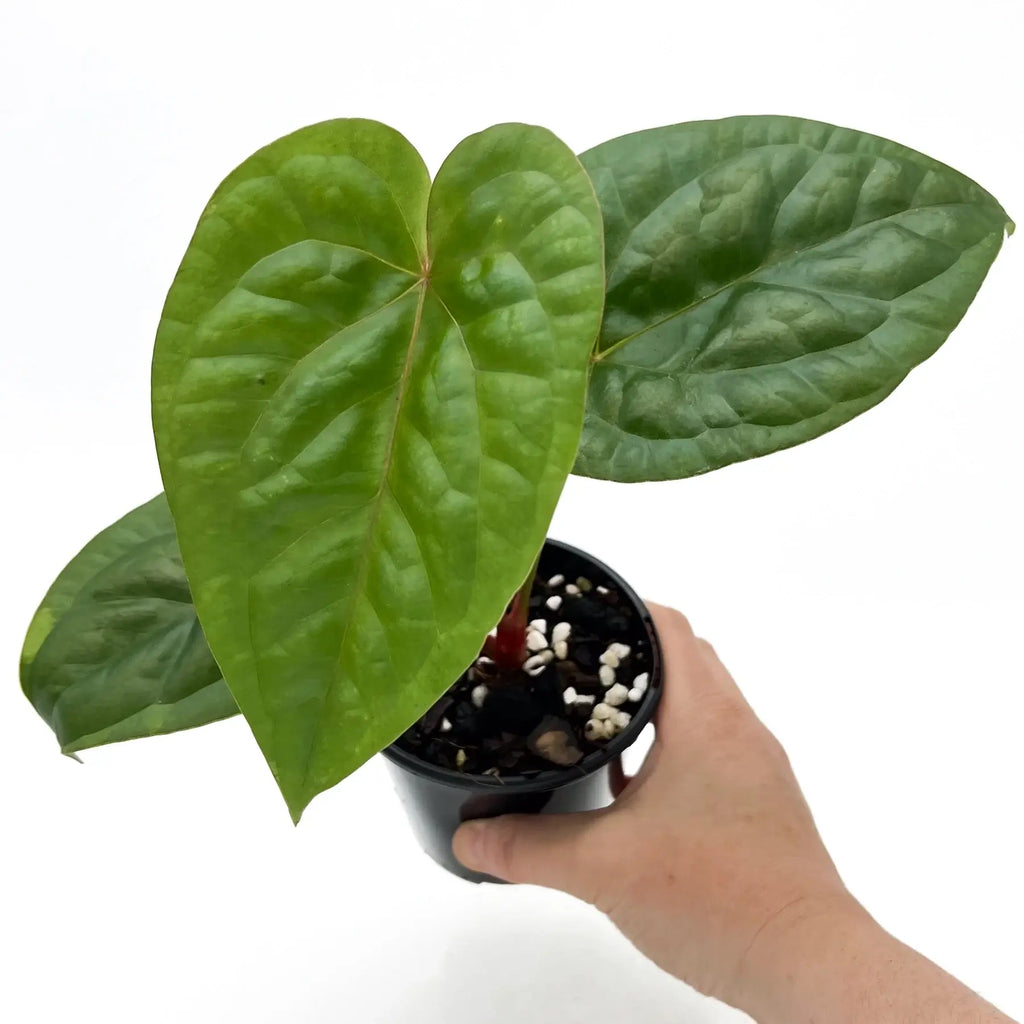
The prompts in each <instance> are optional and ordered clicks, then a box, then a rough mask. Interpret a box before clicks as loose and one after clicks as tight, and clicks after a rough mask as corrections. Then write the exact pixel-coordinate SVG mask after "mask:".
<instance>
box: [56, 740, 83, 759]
mask: <svg viewBox="0 0 1024 1024" xmlns="http://www.w3.org/2000/svg"><path fill="white" fill-rule="evenodd" d="M60 752H61V753H62V754H63V755H64V756H65V757H69V758H71V760H72V761H75V762H77V763H78V764H85V762H84V761H83V760H82V759H81V758H80V757H79V756H78V754H76V753H75V748H74V747H73V746H71V745H70V744H69V745H68V746H64V747H61V748H60Z"/></svg>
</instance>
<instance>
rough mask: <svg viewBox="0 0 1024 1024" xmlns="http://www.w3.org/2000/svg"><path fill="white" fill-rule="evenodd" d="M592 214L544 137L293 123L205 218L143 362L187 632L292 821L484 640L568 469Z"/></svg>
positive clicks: (588, 312) (580, 390)
mask: <svg viewBox="0 0 1024 1024" xmlns="http://www.w3.org/2000/svg"><path fill="white" fill-rule="evenodd" d="M602 301H603V244H602V228H601V220H600V211H599V209H598V206H597V202H596V199H595V197H594V193H593V188H592V186H591V184H590V181H589V179H588V178H587V176H586V174H585V173H584V171H583V169H582V167H581V165H580V163H579V161H578V160H577V158H576V157H575V156H574V155H573V154H572V153H571V152H570V151H569V150H568V149H567V148H566V147H565V146H564V145H563V144H562V143H561V142H559V141H558V139H556V138H555V137H554V136H553V135H551V134H550V133H549V132H547V131H545V130H543V129H540V128H533V127H528V126H525V125H500V126H497V127H495V128H491V129H488V130H487V131H484V132H482V133H481V134H479V135H475V136H472V137H471V138H469V139H467V140H465V141H464V142H462V143H461V144H460V145H459V146H458V147H457V148H456V149H455V151H454V152H453V153H452V154H451V156H449V158H448V159H447V160H446V162H445V164H444V166H443V167H442V168H441V170H440V172H439V173H438V176H437V179H436V181H435V182H434V184H433V186H431V184H430V181H429V177H428V174H427V171H426V169H425V167H424V165H423V162H422V160H421V159H420V157H419V155H418V154H417V153H416V151H415V150H414V149H413V148H412V146H410V144H409V143H408V142H407V141H406V140H405V139H404V138H402V136H400V135H399V134H398V133H397V132H394V131H392V130H391V129H389V128H387V127H385V126H383V125H381V124H377V123H375V122H371V121H357V120H342V121H331V122H326V123H323V124H319V125H314V126H312V127H310V128H305V129H302V130H301V131H298V132H296V133H294V134H293V135H289V136H287V137H285V138H283V139H280V140H278V141H277V142H274V143H272V144H271V145H270V146H267V147H266V148H265V149H263V150H261V151H260V152H258V153H257V154H255V155H254V156H253V157H251V158H250V159H249V160H246V161H245V163H243V164H242V165H241V166H240V167H239V168H238V169H237V170H235V171H234V172H233V173H232V174H231V175H230V176H229V177H228V178H227V179H226V180H225V181H224V183H223V184H222V185H221V186H220V187H219V188H218V190H217V192H216V193H215V194H214V196H213V198H212V199H211V201H210V204H209V205H208V207H207V208H206V211H205V212H204V213H203V216H202V218H201V220H200V222H199V225H198V227H197V229H196V232H195V235H194V237H193V239H192V242H191V244H190V246H189V249H188V251H187V253H186V255H185V258H184V260H183V262H182V264H181V268H180V270H179V271H178V275H177V277H176V279H175V281H174V284H173V285H172V287H171V290H170V293H169V295H168V298H167V303H166V306H165V308H164V314H163V320H162V322H161V326H160V330H159V334H158V336H157V341H156V351H155V355H154V362H153V419H154V426H155V432H156V438H157V447H158V452H159V456H160V464H161V470H162V473H163V477H164V483H165V486H166V489H167V494H168V497H169V500H170V504H171V509H172V512H173V513H174V518H175V523H176V525H177V528H178V536H179V540H180V542H181V547H182V552H183V555H184V561H185V566H186V568H187V571H188V575H189V580H190V582H191V584H192V590H193V594H194V596H195V601H196V606H197V608H198V610H199V615H200V618H201V620H202V622H203V627H204V629H205V631H206V634H207V637H208V639H209V642H210V645H211V647H212V649H213V651H214V653H215V655H216V657H217V660H218V662H219V663H220V665H221V667H222V668H223V669H224V674H225V678H226V679H227V682H228V685H229V686H230V687H231V689H232V692H233V693H234V695H235V697H236V699H237V701H238V704H239V707H240V708H241V710H242V712H243V714H244V715H245V716H246V718H247V720H248V721H249V724H250V725H251V726H252V729H253V732H254V733H255V735H256V738H257V740H258V741H259V743H260V746H261V747H262V749H263V752H264V754H265V756H266V758H267V761H268V762H269V764H270V766H271V768H272V770H273V772H274V774H275V776H276V778H277V781H278V784H279V785H280V787H281V790H282V792H283V793H284V795H285V798H286V800H287V802H288V806H289V808H290V809H291V812H292V815H293V817H294V818H295V819H296V820H297V819H298V816H299V815H300V814H301V812H302V810H303V808H304V807H305V806H306V804H307V803H308V802H309V801H310V800H311V799H312V798H313V797H314V796H315V795H316V794H317V793H319V792H321V791H323V790H324V789H326V788H328V787H329V786H332V785H333V784H334V783H336V782H338V781H339V780H340V779H341V778H343V777H344V776H345V775H347V774H348V773H349V772H351V771H352V770H354V769H355V768H356V767H358V766H359V765H360V764H361V763H362V762H363V761H365V760H366V759H367V758H368V757H370V756H371V755H372V754H373V753H375V752H376V751H377V750H379V749H381V748H382V747H383V746H385V745H386V744H387V743H389V742H390V741H391V740H393V739H394V738H395V737H396V736H397V735H398V734H399V733H401V732H402V731H403V730H404V729H406V728H407V727H408V725H409V723H410V722H412V721H413V720H414V719H415V718H416V717H417V715H419V714H420V713H422V712H423V711H424V710H425V709H426V708H427V707H428V706H429V705H430V704H431V703H432V702H433V701H434V700H435V699H436V698H437V697H438V696H439V695H440V694H441V693H442V692H443V691H444V689H445V688H446V687H447V686H448V685H450V684H451V682H452V681H453V680H454V679H455V678H456V677H457V676H458V674H459V673H460V672H461V671H462V670H463V669H464V668H465V666H466V665H467V664H468V663H469V662H470V661H471V660H472V658H473V657H474V656H475V654H476V653H477V651H478V650H479V647H480V644H481V642H482V640H483V637H484V636H485V634H486V633H487V631H488V629H489V628H490V627H491V626H492V625H493V624H494V623H495V622H496V621H497V619H498V617H499V616H500V614H501V612H502V611H503V609H504V606H505V603H506V601H507V600H508V598H509V597H510V595H511V594H512V592H513V591H514V590H515V589H516V587H517V586H518V585H519V584H520V583H521V581H522V580H523V579H524V578H525V576H526V574H527V572H528V571H529V570H530V568H531V565H532V561H533V558H534V556H535V554H536V552H537V551H538V550H539V548H540V546H541V544H542V543H543V540H544V535H545V531H546V528H547V525H548V523H549V521H550V517H551V514H552V512H553V510H554V506H555V502H556V500H557V498H558V495H559V493H560V492H561V489H562V486H563V484H564V481H565V478H566V475H567V473H568V471H569V469H570V467H571V466H572V462H573V458H574V456H575V452H576V448H577V445H578V441H579V435H580V430H581V427H582V420H583V408H584V402H585V391H586V379H587V369H588V362H589V356H590V353H591V351H592V347H593V344H594V340H595V338H596V335H597V331H598V327H599V325H600V319H601V307H602Z"/></svg>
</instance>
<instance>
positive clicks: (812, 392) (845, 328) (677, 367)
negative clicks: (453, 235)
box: [574, 117, 1012, 481]
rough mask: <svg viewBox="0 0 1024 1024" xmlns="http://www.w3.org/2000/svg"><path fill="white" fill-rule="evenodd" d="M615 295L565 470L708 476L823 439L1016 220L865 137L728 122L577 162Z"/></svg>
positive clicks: (922, 349)
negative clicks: (586, 178) (576, 446)
mask: <svg viewBox="0 0 1024 1024" xmlns="http://www.w3.org/2000/svg"><path fill="white" fill-rule="evenodd" d="M581 159H582V160H583V163H584V165H585V166H586V167H587V169H588V171H589V172H590V174H591V176H592V178H593V180H594V184H595V188H596V189H597V192H598V197H599V200H600V202H601V206H602V211H603V213H604V218H605V230H606V243H607V252H608V258H607V285H608V294H607V303H606V310H605V319H604V323H603V325H602V330H601V338H600V341H599V344H598V349H597V351H596V353H595V362H594V368H593V372H592V378H591V388H590V394H589V396H588V405H587V419H586V423H585V425H584V431H583V438H582V442H581V447H580V453H579V457H578V459H577V463H576V466H575V468H574V472H576V473H579V474H581V475H586V476H596V477H602V478H607V479H614V480H622V481H635V480H648V479H651V480H654V479H670V478H675V477H683V476H691V475H694V474H697V473H703V472H707V471H709V470H712V469H716V468H719V467H721V466H724V465H728V464H729V463H732V462H736V461H740V460H743V459H749V458H754V457H757V456H759V455H764V454H768V453H769V452H773V451H777V450H779V449H782V448H787V447H790V446H792V445H795V444H799V443H801V442H803V441H806V440H810V439H811V438H813V437H817V436H819V435H820V434H822V433H825V432H826V431H828V430H831V429H833V428H834V427H836V426H839V425H840V424H842V423H845V422H847V421H848V420H850V419H852V418H853V417H854V416H856V415H858V414H859V413H861V412H863V411H864V410H866V409H868V408H870V407H871V406H873V405H875V404H876V403H877V402H879V401H880V400H881V399H882V398H884V397H885V396H886V395H888V394H889V393H890V392H891V391H892V390H893V388H895V387H896V386H897V385H898V384H899V383H900V381H902V380H903V379H904V377H905V376H906V374H907V373H909V371H910V370H911V369H912V368H913V367H914V366H916V365H917V364H918V363H920V362H921V361H923V360H924V359H926V358H928V356H930V355H931V354H932V353H933V352H935V350H936V349H937V348H938V347H939V346H940V345H941V344H942V342H943V341H944V340H945V339H946V337H948V335H949V333H950V331H952V330H953V328H954V327H955V326H956V324H957V323H958V322H959V320H960V318H961V317H962V316H963V314H964V312H965V311H966V309H967V307H968V305H969V304H970V302H971V300H972V299H973V298H974V295H975V294H976V292H977V290H978V288H979V287H980V285H981V283H982V281H983V279H984V277H985V274H986V273H987V271H988V268H989V266H990V265H991V263H992V261H993V260H994V259H995V256H996V254H997V253H998V251H999V248H1000V246H1001V244H1002V240H1003V236H1004V232H1005V231H1006V230H1007V229H1008V228H1010V229H1012V225H1010V224H1009V221H1008V219H1007V216H1006V214H1005V212H1004V211H1003V210H1002V208H1001V207H1000V206H999V204H998V203H997V202H996V201H995V200H994V199H993V198H992V197H991V196H990V195H989V194H988V193H987V192H985V191H984V190H983V189H982V188H981V187H980V186H978V185H977V184H975V183H974V182H972V181H970V180H969V179H968V178H966V177H964V176H963V175H961V174H959V173H957V172H956V171H954V170H952V169H951V168H949V167H946V166H945V165H943V164H941V163H939V162H938V161H935V160H932V159H930V158H929V157H926V156H924V155H923V154H920V153H917V152H915V151H913V150H910V149H907V148H906V147H903V146H900V145H898V144H897V143H894V142H890V141H888V140H884V139H880V138H878V137H876V136H871V135H865V134H863V133H860V132H853V131H849V130H847V129H842V128H836V127H834V126H832V125H826V124H821V123H819V122H814V121H805V120H801V119H798V118H787V117H738V118H728V119H725V120H722V121H704V122H694V123H690V124H682V125H674V126H671V127H667V128H658V129H653V130H650V131H646V132H638V133H636V134H635V135H628V136H624V137H622V138H620V139H615V140H612V141H611V142H608V143H604V144H603V145H600V146H597V147H596V148H595V149H592V150H590V151H589V152H587V153H585V154H583V156H582V158H581Z"/></svg>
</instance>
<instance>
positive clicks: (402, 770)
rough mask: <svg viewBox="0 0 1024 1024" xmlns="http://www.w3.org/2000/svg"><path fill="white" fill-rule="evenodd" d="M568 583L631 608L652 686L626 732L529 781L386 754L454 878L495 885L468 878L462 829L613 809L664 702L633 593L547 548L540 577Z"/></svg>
mask: <svg viewBox="0 0 1024 1024" xmlns="http://www.w3.org/2000/svg"><path fill="white" fill-rule="evenodd" d="M558 573H561V574H564V575H565V576H566V578H567V579H570V580H572V579H575V578H576V577H578V576H585V577H586V578H587V579H591V580H605V581H608V584H609V585H610V586H614V587H615V588H616V589H617V590H618V592H619V595H620V599H621V601H622V602H624V603H625V604H626V605H628V606H631V609H632V612H633V614H634V615H635V616H636V617H637V618H638V619H639V621H640V622H641V623H642V628H643V629H644V630H645V631H646V639H647V642H648V644H649V648H650V651H649V658H650V671H649V676H650V680H649V686H648V689H647V692H646V694H645V695H644V698H643V700H642V702H641V703H640V705H639V707H638V708H637V709H636V711H635V713H634V714H633V716H632V719H631V721H630V722H629V724H628V725H627V726H626V728H625V729H624V730H623V731H622V732H620V733H619V734H618V735H617V736H615V737H613V738H612V739H610V740H607V741H606V742H605V743H604V744H603V745H602V746H601V747H600V749H598V750H596V751H593V752H591V753H589V754H587V755H586V756H585V757H584V758H583V759H582V760H580V761H579V762H578V763H577V764H575V765H573V766H571V767H558V766H555V765H552V766H551V768H550V769H546V770H544V771H541V772H537V773H533V774H531V775H505V776H502V777H500V778H495V777H493V776H490V775H472V774H469V773H464V772H459V771H455V770H453V769H450V768H445V767H442V766H440V765H436V764H432V763H429V762H427V761H425V760H423V759H422V758H420V757H418V756H416V755H415V754H414V753H412V752H410V751H408V750H404V749H402V748H401V747H400V746H398V745H397V744H392V745H391V746H389V747H388V748H387V749H385V750H384V751H383V753H384V756H385V758H386V759H387V762H388V768H389V769H390V772H391V775H392V779H393V782H394V785H395V789H396V790H397V792H398V796H399V798H400V799H401V801H402V804H403V805H404V807H405V810H406V813H407V815H408V817H409V822H410V825H411V826H412V830H413V832H414V833H415V835H416V838H417V839H418V840H419V843H420V845H421V846H422V847H423V850H424V852H426V853H427V854H428V855H429V856H430V857H432V858H433V859H434V860H435V861H436V862H437V863H438V864H440V865H441V867H443V868H446V869H447V870H448V871H450V872H451V873H452V874H454V875H458V876H459V877H460V878H465V879H466V880H467V881H471V882H494V881H498V879H495V878H492V877H491V876H490V875H485V874H481V873H479V872H475V871H470V870H469V869H468V868H466V867H464V866H463V865H462V864H460V863H459V861H458V860H456V859H455V856H454V854H453V853H452V837H453V835H454V834H455V830H456V829H457V828H458V827H459V825H460V824H461V823H462V822H464V821H469V820H471V819H474V818H492V817H496V816H497V815H500V814H561V813H565V812H569V811H591V810H597V809H598V808H601V807H606V806H607V805H608V804H609V803H611V801H612V788H611V782H612V771H613V766H614V762H616V761H617V760H618V758H619V757H620V755H621V754H622V752H623V751H624V750H625V749H626V748H627V747H629V746H630V745H631V744H632V743H633V742H634V741H635V740H636V738H637V736H638V735H639V734H640V732H641V730H642V729H643V728H644V726H645V725H646V724H647V723H648V722H649V721H650V720H651V717H652V715H653V714H654V710H655V708H656V707H657V704H658V700H659V698H660V696H661V684H662V679H661V676H662V673H661V649H660V647H659V644H658V637H657V633H656V632H655V629H654V623H653V622H652V620H651V616H650V613H649V612H648V611H647V609H646V607H645V606H644V604H643V602H642V601H641V600H640V598H639V597H637V595H636V594H635V593H634V592H633V590H632V588H630V587H629V585H628V584H627V583H626V582H625V580H623V579H622V578H621V577H620V576H619V575H618V574H617V573H615V572H613V571H612V570H611V569H610V568H608V566H606V565H604V564H603V563H602V562H599V561H598V560H597V559H596V558H594V557H593V556H591V555H588V554H587V553H586V552H583V551H580V550H579V549H578V548H574V547H571V546H570V545H568V544H563V543H562V542H561V541H556V540H548V541H547V543H546V544H545V545H544V550H543V552H542V553H541V558H540V566H539V569H538V576H539V577H540V578H542V579H548V578H550V577H551V576H554V575H555V574H558Z"/></svg>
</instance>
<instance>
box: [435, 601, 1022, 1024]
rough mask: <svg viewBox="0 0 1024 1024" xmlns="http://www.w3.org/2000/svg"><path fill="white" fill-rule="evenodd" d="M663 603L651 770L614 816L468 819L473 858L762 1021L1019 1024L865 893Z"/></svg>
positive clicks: (463, 848)
mask: <svg viewBox="0 0 1024 1024" xmlns="http://www.w3.org/2000/svg"><path fill="white" fill-rule="evenodd" d="M650 608H651V613H652V615H653V616H654V620H655V625H656V626H657V629H658V634H659V636H660V638H661V643H662V649H663V653H664V663H665V683H664V690H663V695H662V699H661V704H660V707H659V709H658V714H657V717H656V729H657V738H656V740H655V742H654V745H653V747H652V748H651V751H650V753H649V754H648V756H647V759H646V760H645V762H644V765H643V768H642V770H641V771H640V773H639V774H638V775H637V776H636V777H635V778H634V779H631V780H625V779H622V780H620V786H619V787H618V788H619V793H618V795H617V799H616V801H615V803H614V804H613V805H612V806H611V807H608V808H605V809H604V810H601V811H594V812H590V813H581V814H565V815H509V816H506V817H502V818H493V819H490V820H487V821H474V822H467V823H466V824H464V825H463V826H461V827H460V828H459V830H458V832H456V834H455V840H454V851H455V855H456V856H457V857H458V858H459V860H461V861H462V862H463V863H464V864H465V865H466V866H467V867H470V868H472V869H474V870H477V871H482V872H486V873H488V874H491V875H494V876H496V877H498V878H503V879H506V880H508V881H512V882H532V883H535V884H537V885H544V886H549V887H552V888H556V889H562V890H564V891H565V892H567V893H570V894H572V895H574V896H577V897H579V898H580V899H583V900H586V901H587V902H589V903H592V904H593V905H594V906H596V907H597V908H599V909H600V910H602V911H604V912H605V913H606V914H607V915H608V916H609V917H610V918H611V920H612V921H613V922H614V923H615V924H616V925H617V926H618V927H619V929H620V930H621V931H622V932H623V933H624V934H625V935H626V936H627V937H628V938H629V939H631V940H632V942H633V943H634V944H635V945H636V946H637V948H639V949H640V951H641V952H642V953H644V954H645V955H646V956H647V957H649V958H650V959H651V960H653V961H654V962H655V963H657V964H658V965H659V966H661V967H662V968H664V969H665V970H666V971H669V972H670V973H671V974H674V975H675V976H676V977H678V978H681V979H683V980H684V981H686V982H689V983H690V984H691V985H693V986H694V987H695V988H697V989H698V990H700V991H702V992H704V993H706V994H708V995H714V996H717V997H718V998H720V999H722V1000H724V1001H725V1002H728V1003H730V1004H731V1005H733V1006H737V1007H739V1008H740V1009H743V1010H745V1011H746V1012H748V1013H749V1014H751V1016H753V1017H755V1018H756V1019H757V1020H759V1021H761V1022H762V1024H775V1022H780V1024H781V1022H786V1024H798V1022H804V1021H808V1022H809V1021H812V1020H829V1021H831V1022H832V1024H846V1022H856V1024H861V1022H866V1021H871V1022H872V1024H883V1022H889V1021H899V1022H901V1024H908V1022H914V1021H922V1022H924V1021H927V1022H929V1024H941V1022H946V1021H950V1022H952V1021H957V1022H963V1021H967V1020H970V1021H976V1022H979V1024H980V1022H1006V1021H1008V1020H1009V1018H1007V1017H1004V1016H1003V1015H1002V1014H1000V1013H999V1012H998V1011H997V1010H995V1009H994V1008H993V1007H991V1006H990V1005H989V1004H987V1003H985V1002H984V1001H983V1000H981V999H980V998H979V997H978V996H976V995H975V994H974V993H973V992H970V991H969V990H968V989H967V988H965V987H964V986H963V985H961V984H960V983H959V982H958V981H956V980H955V979H954V978H952V977H950V976H949V975H947V974H945V972H943V971H941V970H940V969H939V968H938V967H936V966H935V965H934V964H932V963H930V962H929V961H927V960H926V959H924V958H923V957H921V956H920V955H919V954H917V953H915V952H914V951H913V950H911V949H909V948H908V947H906V946H904V945H902V944H901V943H899V942H898V941H897V940H895V939H894V938H893V937H892V936H890V935H889V934H888V933H886V932H885V931H884V930H883V929H882V928H881V927H880V926H879V925H878V924H877V923H876V922H875V921H874V920H873V919H872V918H871V917H870V915H869V914H868V913H867V912H866V911H865V910H864V909H863V908H862V907H861V906H860V904H858V903H857V901H856V900H855V899H854V898H853V897H852V896H851V895H850V893H849V892H848V891H847V889H846V887H845V886H844V885H843V882H842V880H841V879H840V877H839V874H838V872H837V871H836V868H835V865H834V864H833V863H832V860H831V858H830V857H829V855H828V852H827V851H826V850H825V847H824V845H823V843H822V841H821V838H820V836H819V835H818V831H817V829H816V827H815V825H814V821H813V819H812V817H811V812H810V810H809V809H808V807H807V804H806V802H805V801H804V798H803V795H802V794H801V792H800V787H799V785H798V784H797V781H796V778H795V777H794V775H793V771H792V769H791V768H790V764H789V760H788V758H787V757H786V754H785V752H784V751H783V749H782V747H781V746H780V744H779V743H778V741H777V740H776V739H775V737H774V736H773V735H772V734H771V733H770V732H769V731H768V729H767V728H765V726H764V725H763V724H762V723H761V722H760V721H759V720H758V718H757V716H756V715H755V714H754V712H753V710H752V709H751V708H750V706H749V704H747V702H746V701H745V700H744V698H743V696H742V694H741V693H740V691H739V689H738V688H737V686H736V684H735V682H734V681H733V679H732V677H731V676H730V675H729V673H728V671H727V670H726V668H725V666H724V665H723V664H722V663H721V661H719V659H718V657H717V655H716V654H715V652H714V650H713V648H712V647H711V645H710V644H708V643H707V642H706V641H704V640H701V639H699V638H698V637H696V636H694V634H693V631H692V630H691V628H690V625H689V623H688V622H687V620H686V619H685V618H684V617H683V616H682V615H681V614H680V613H679V612H676V611H672V610H670V609H667V608H661V607H658V606H657V605H652V606H650Z"/></svg>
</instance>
